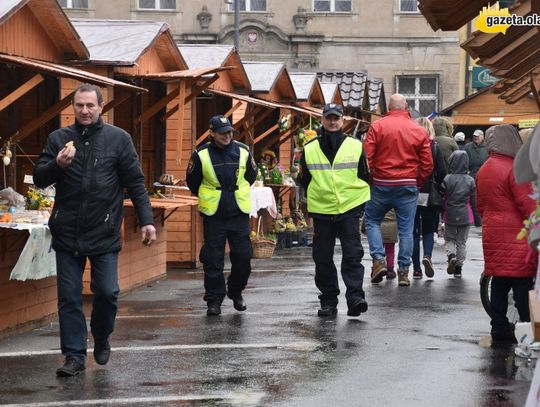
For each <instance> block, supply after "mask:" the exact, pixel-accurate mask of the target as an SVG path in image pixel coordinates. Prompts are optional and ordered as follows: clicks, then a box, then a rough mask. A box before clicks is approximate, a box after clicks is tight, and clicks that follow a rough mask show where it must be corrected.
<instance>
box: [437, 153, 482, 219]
mask: <svg viewBox="0 0 540 407" xmlns="http://www.w3.org/2000/svg"><path fill="white" fill-rule="evenodd" d="M468 168H469V157H468V156H467V153H466V152H465V151H463V150H457V151H454V152H453V153H452V154H451V155H450V158H449V159H448V175H447V176H446V177H444V181H443V182H442V185H441V188H442V190H443V192H444V195H445V198H446V224H448V225H453V226H467V225H469V224H470V221H469V208H468V204H469V201H470V202H471V205H473V207H474V206H475V205H476V201H475V199H476V196H475V195H476V184H475V183H474V179H473V178H472V177H471V176H470V175H469V174H468ZM475 223H476V222H475Z"/></svg>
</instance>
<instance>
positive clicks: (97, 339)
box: [34, 84, 156, 376]
mask: <svg viewBox="0 0 540 407" xmlns="http://www.w3.org/2000/svg"><path fill="white" fill-rule="evenodd" d="M103 106H104V102H103V96H102V95H101V91H100V89H99V88H98V87H97V86H94V85H89V84H83V85H81V86H79V87H78V88H77V89H76V90H75V93H74V95H73V110H74V113H75V124H73V125H71V126H68V127H65V128H62V129H59V130H56V131H54V132H52V133H51V134H49V137H48V138H47V143H46V145H45V148H44V150H43V152H42V153H41V155H40V157H39V160H38V162H37V164H36V168H35V170H34V183H35V184H36V186H38V187H40V188H45V187H47V186H49V185H52V184H56V197H55V203H54V208H53V211H52V214H51V217H50V219H49V228H50V230H51V234H52V238H53V240H52V245H53V248H54V250H55V251H56V272H57V287H58V288H57V289H58V316H59V320H60V346H61V349H62V354H63V355H64V356H65V357H66V359H65V363H64V366H62V367H61V368H59V369H58V370H57V371H56V374H57V375H58V376H74V375H76V374H79V373H81V372H82V371H84V369H85V361H86V346H87V344H86V338H87V329H86V320H85V317H84V313H83V301H82V275H83V272H84V268H85V264H86V260H87V259H88V260H89V261H90V265H91V278H92V282H91V289H92V291H93V293H94V303H93V309H92V317H91V320H90V328H91V332H92V335H93V337H94V359H95V360H96V362H97V363H98V364H101V365H104V364H106V363H107V362H108V360H109V356H110V345H109V336H110V334H111V333H112V332H113V329H114V321H115V318H116V312H117V309H118V293H119V288H118V252H119V251H120V249H121V233H120V229H121V225H122V219H123V208H124V205H123V201H124V188H126V189H127V191H128V194H129V196H130V198H131V200H132V201H133V205H134V207H135V210H136V212H137V216H138V218H139V225H141V236H142V240H143V243H145V244H147V245H149V244H150V243H151V242H152V241H154V240H155V239H156V229H155V228H154V225H153V216H152V209H151V207H150V201H149V199H148V194H147V191H146V188H145V186H144V175H143V173H142V170H141V167H140V163H139V159H138V157H137V153H136V151H135V147H134V145H133V142H132V140H131V137H130V136H129V134H128V133H126V132H125V131H123V130H122V129H119V128H118V127H115V126H112V125H109V124H106V123H104V122H103V119H102V118H101V117H100V115H101V111H102V110H103Z"/></svg>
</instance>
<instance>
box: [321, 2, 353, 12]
mask: <svg viewBox="0 0 540 407" xmlns="http://www.w3.org/2000/svg"><path fill="white" fill-rule="evenodd" d="M351 3H352V1H351V0H313V11H316V12H330V13H333V12H347V11H351V10H352V5H351Z"/></svg>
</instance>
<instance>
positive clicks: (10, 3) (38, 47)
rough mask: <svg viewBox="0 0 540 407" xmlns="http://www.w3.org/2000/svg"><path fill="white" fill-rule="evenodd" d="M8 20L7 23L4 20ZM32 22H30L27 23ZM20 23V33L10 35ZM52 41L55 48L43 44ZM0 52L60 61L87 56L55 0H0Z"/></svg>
mask: <svg viewBox="0 0 540 407" xmlns="http://www.w3.org/2000/svg"><path fill="white" fill-rule="evenodd" d="M7 21H10V23H11V26H10V27H7V26H6V25H5V23H6V22H7ZM30 21H32V24H28V23H29V22H30ZM18 24H20V25H23V26H24V27H25V33H24V35H22V33H21V35H19V36H17V35H16V36H14V35H13V30H14V29H16V28H15V27H16V26H17V25H18ZM48 41H52V42H53V43H54V44H55V50H54V51H53V50H51V49H50V48H49V47H47V46H46V43H47V42H48ZM0 52H4V53H6V54H10V55H21V56H26V57H30V58H36V59H41V60H48V61H52V62H63V61H68V60H76V59H79V60H80V59H86V58H88V55H89V54H88V50H87V49H86V47H85V46H84V44H83V43H82V42H81V40H80V38H79V35H78V34H77V31H75V29H74V28H73V26H72V25H71V23H70V22H69V20H68V18H67V17H66V15H65V14H64V12H63V10H62V8H61V7H60V5H59V4H58V2H57V1H56V0H2V1H0Z"/></svg>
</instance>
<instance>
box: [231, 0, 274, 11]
mask: <svg viewBox="0 0 540 407" xmlns="http://www.w3.org/2000/svg"><path fill="white" fill-rule="evenodd" d="M228 2H229V3H230V4H229V11H234V0H229V1H228ZM238 9H239V10H240V11H266V0H238Z"/></svg>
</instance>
